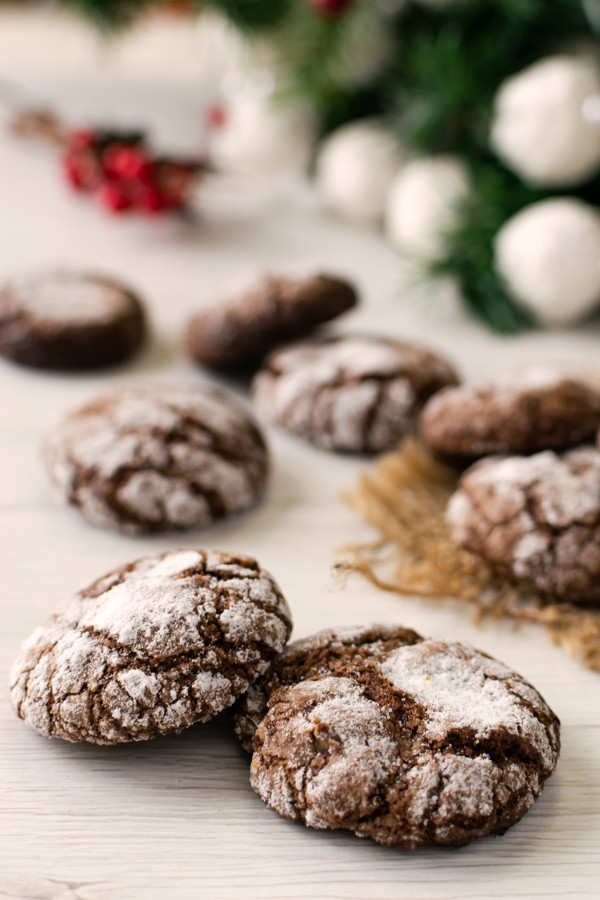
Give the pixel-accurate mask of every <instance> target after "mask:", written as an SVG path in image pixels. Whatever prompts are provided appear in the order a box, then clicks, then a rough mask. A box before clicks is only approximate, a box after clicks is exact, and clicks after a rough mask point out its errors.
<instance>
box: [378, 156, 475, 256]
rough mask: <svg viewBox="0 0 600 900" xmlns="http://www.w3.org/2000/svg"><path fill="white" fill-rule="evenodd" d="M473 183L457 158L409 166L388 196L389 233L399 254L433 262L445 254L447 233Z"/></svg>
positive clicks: (420, 161)
mask: <svg viewBox="0 0 600 900" xmlns="http://www.w3.org/2000/svg"><path fill="white" fill-rule="evenodd" d="M469 191H470V181H469V175H468V173H467V169H466V167H465V166H464V164H463V163H462V162H461V161H460V159H458V158H457V157H455V156H432V157H423V158H420V159H415V160H413V161H412V162H409V163H407V164H406V165H405V166H404V168H403V169H401V171H400V172H399V173H398V175H396V177H395V178H394V180H393V182H392V184H391V186H390V191H389V194H388V199H387V207H386V216H385V230H386V234H387V237H388V239H389V241H390V243H392V244H393V245H394V247H396V248H397V249H398V250H401V251H402V252H404V253H406V254H407V255H410V256H417V257H421V258H425V259H431V258H434V257H436V256H438V255H439V254H440V253H441V252H442V250H443V238H444V233H445V232H446V231H447V230H448V229H449V228H450V227H452V225H453V223H454V222H455V220H456V213H457V208H458V206H459V204H460V202H461V201H462V200H464V199H465V197H467V196H468V194H469Z"/></svg>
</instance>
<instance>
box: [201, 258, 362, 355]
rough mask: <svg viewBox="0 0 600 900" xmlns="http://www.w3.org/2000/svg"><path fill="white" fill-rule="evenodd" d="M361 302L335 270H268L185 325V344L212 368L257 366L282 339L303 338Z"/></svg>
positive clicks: (348, 283)
mask: <svg viewBox="0 0 600 900" xmlns="http://www.w3.org/2000/svg"><path fill="white" fill-rule="evenodd" d="M357 302H358V294H357V291H356V288H355V287H354V286H353V285H352V284H351V283H350V282H348V281H346V280H345V279H343V278H339V277H337V276H335V275H327V274H319V275H310V276H305V277H302V278H293V277H289V276H284V275H265V276H263V277H262V278H260V279H258V280H257V281H256V282H255V283H253V284H251V285H250V286H248V287H246V288H245V289H243V290H241V291H240V292H239V294H237V295H234V296H233V297H231V298H230V299H229V300H226V301H225V302H223V303H222V304H220V305H218V306H215V307H213V308H212V309H208V310H206V311H203V312H200V313H198V314H197V315H196V316H195V317H194V318H193V319H192V320H191V321H190V323H189V325H188V328H187V333H186V344H187V348H188V351H189V353H190V355H191V356H192V358H193V359H195V360H196V362H198V363H200V364H201V365H203V366H208V367H209V368H214V369H243V368H245V367H250V366H256V365H258V364H259V363H260V361H261V359H262V358H263V357H264V356H265V355H266V354H267V353H269V352H270V351H271V350H273V349H274V348H275V347H277V346H278V345H279V344H281V343H283V342H284V341H290V340H293V339H295V338H300V337H303V336H304V335H305V334H307V333H308V332H310V331H312V330H313V329H315V328H316V327H317V326H319V325H322V324H323V323H325V322H329V321H330V320H331V319H335V318H337V317H338V316H340V315H342V313H345V312H347V311H348V310H349V309H352V307H353V306H355V305H356V303H357Z"/></svg>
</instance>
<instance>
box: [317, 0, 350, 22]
mask: <svg viewBox="0 0 600 900" xmlns="http://www.w3.org/2000/svg"><path fill="white" fill-rule="evenodd" d="M352 3H353V0H310V5H311V6H312V8H313V9H314V10H315V11H316V12H318V13H320V14H321V15H323V16H327V17H328V18H330V19H337V18H338V17H339V16H343V15H344V13H346V12H347V11H348V10H349V9H350V7H351V6H352Z"/></svg>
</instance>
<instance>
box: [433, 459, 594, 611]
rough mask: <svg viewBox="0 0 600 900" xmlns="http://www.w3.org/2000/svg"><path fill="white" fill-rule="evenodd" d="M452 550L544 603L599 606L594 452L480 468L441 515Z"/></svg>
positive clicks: (487, 464)
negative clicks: (477, 559)
mask: <svg viewBox="0 0 600 900" xmlns="http://www.w3.org/2000/svg"><path fill="white" fill-rule="evenodd" d="M447 520H448V523H449V526H450V529H451V532H452V536H453V538H454V540H456V542H457V543H459V544H461V545H462V546H463V547H466V548H467V549H468V550H471V551H472V552H474V553H476V554H477V555H479V556H481V557H482V558H483V559H484V560H485V561H486V562H488V563H489V564H490V565H491V566H492V567H493V568H494V569H496V570H497V571H498V572H500V573H501V574H503V575H505V576H507V577H509V578H510V579H513V580H515V581H516V582H517V583H519V584H521V585H523V586H524V587H525V588H528V589H533V590H535V591H537V592H539V593H541V594H543V595H545V596H551V597H553V598H555V599H558V600H565V601H571V602H577V603H588V604H598V603H600V452H598V451H597V450H595V449H593V448H591V447H589V448H582V449H580V450H573V451H571V452H569V453H567V454H565V455H564V456H562V457H561V456H558V455H556V454H555V453H552V452H550V451H547V452H545V453H538V454H536V455H534V456H531V457H527V458H523V457H508V458H505V459H489V460H483V461H481V462H480V463H478V464H477V465H475V466H473V467H472V468H471V469H469V470H468V471H467V472H466V473H465V475H464V476H463V478H462V479H461V482H460V485H459V489H458V491H456V493H455V494H454V495H453V497H452V499H451V500H450V503H449V505H448V510H447Z"/></svg>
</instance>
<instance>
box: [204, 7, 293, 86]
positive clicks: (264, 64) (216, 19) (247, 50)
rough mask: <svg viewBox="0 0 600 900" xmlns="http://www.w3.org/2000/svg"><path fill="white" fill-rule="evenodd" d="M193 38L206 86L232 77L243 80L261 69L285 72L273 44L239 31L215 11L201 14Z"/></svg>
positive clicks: (279, 53) (280, 54)
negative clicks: (235, 76)
mask: <svg viewBox="0 0 600 900" xmlns="http://www.w3.org/2000/svg"><path fill="white" fill-rule="evenodd" d="M195 38H196V40H195V44H196V58H197V65H198V68H199V70H200V77H201V78H202V80H203V82H204V83H205V84H206V83H208V84H218V83H219V82H220V81H221V80H222V79H223V78H226V77H227V76H231V75H232V74H233V75H237V76H238V77H239V78H243V77H245V76H248V75H252V73H254V72H256V71H260V70H263V69H268V70H270V71H272V72H276V73H278V74H279V73H281V74H283V73H284V72H285V71H286V67H284V62H283V54H282V53H281V52H280V50H279V48H278V47H277V45H276V44H275V42H274V41H272V40H269V39H268V38H264V37H262V36H261V37H257V36H255V35H249V34H246V33H244V32H243V31H240V29H239V28H236V27H235V26H234V25H233V24H232V23H231V21H230V20H229V19H228V18H227V17H226V16H225V15H223V13H221V12H218V11H217V10H211V9H207V10H204V11H203V12H201V13H200V15H199V16H198V18H197V21H196V28H195Z"/></svg>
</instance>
